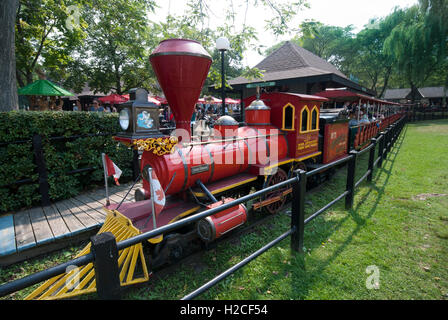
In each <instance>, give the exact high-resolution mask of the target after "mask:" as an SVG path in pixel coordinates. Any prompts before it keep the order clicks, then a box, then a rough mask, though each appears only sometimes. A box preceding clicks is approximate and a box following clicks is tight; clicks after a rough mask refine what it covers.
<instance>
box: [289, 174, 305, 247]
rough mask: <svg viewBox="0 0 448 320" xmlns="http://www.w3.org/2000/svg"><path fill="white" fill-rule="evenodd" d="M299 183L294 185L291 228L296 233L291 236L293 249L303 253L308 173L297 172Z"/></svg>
mask: <svg viewBox="0 0 448 320" xmlns="http://www.w3.org/2000/svg"><path fill="white" fill-rule="evenodd" d="M296 174H297V177H298V178H299V181H297V182H295V183H293V185H292V204H291V228H295V229H296V230H295V232H293V233H292V235H291V249H292V250H294V251H296V252H300V253H303V234H304V230H305V192H306V171H304V170H298V171H296Z"/></svg>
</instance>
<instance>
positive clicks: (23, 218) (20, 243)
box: [14, 210, 36, 252]
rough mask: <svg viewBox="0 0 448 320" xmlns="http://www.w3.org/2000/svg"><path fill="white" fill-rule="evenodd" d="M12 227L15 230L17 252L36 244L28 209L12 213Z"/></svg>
mask: <svg viewBox="0 0 448 320" xmlns="http://www.w3.org/2000/svg"><path fill="white" fill-rule="evenodd" d="M14 228H15V231H16V245H17V252H20V251H23V250H26V249H29V248H32V247H34V246H35V245H36V239H35V238H34V232H33V227H32V226H31V220H30V215H29V210H25V211H21V212H17V213H16V214H14Z"/></svg>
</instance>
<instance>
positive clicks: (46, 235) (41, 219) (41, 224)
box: [29, 207, 54, 245]
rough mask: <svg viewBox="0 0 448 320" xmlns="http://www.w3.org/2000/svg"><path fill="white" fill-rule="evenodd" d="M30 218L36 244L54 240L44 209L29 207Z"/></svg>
mask: <svg viewBox="0 0 448 320" xmlns="http://www.w3.org/2000/svg"><path fill="white" fill-rule="evenodd" d="M29 214H30V220H31V225H32V227H33V231H34V236H35V238H36V245H40V244H43V243H47V242H51V241H54V236H53V233H52V232H51V228H50V225H49V224H48V221H47V218H46V217H45V214H44V211H43V210H42V208H40V207H36V208H32V209H30V212H29Z"/></svg>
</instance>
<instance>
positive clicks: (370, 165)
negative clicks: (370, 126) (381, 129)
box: [367, 138, 376, 182]
mask: <svg viewBox="0 0 448 320" xmlns="http://www.w3.org/2000/svg"><path fill="white" fill-rule="evenodd" d="M371 141H372V144H373V147H372V149H370V154H369V168H368V170H370V173H369V175H368V176H367V181H369V182H371V181H372V178H373V167H374V166H373V163H374V162H375V150H376V138H372V139H371Z"/></svg>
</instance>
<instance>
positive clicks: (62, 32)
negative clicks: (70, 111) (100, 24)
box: [16, 0, 94, 87]
mask: <svg viewBox="0 0 448 320" xmlns="http://www.w3.org/2000/svg"><path fill="white" fill-rule="evenodd" d="M91 1H94V0H91ZM88 3H89V1H88V0H81V1H74V0H68V1H65V0H20V4H19V7H18V11H17V18H16V56H17V72H16V75H17V81H18V84H19V86H21V87H22V86H24V85H26V84H30V83H32V82H33V81H34V80H35V79H36V74H37V73H42V74H50V73H51V74H52V76H53V77H54V78H55V80H60V79H63V78H64V76H65V75H66V74H65V68H66V67H67V65H68V64H69V63H70V62H71V61H72V54H73V50H74V48H75V47H76V46H77V45H79V44H81V43H82V40H83V38H84V37H85V34H84V33H83V31H82V27H83V26H84V27H85V23H84V21H83V19H82V16H81V15H80V14H79V10H80V7H82V6H83V5H87V4H88Z"/></svg>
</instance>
